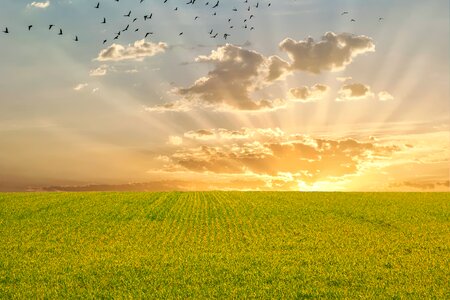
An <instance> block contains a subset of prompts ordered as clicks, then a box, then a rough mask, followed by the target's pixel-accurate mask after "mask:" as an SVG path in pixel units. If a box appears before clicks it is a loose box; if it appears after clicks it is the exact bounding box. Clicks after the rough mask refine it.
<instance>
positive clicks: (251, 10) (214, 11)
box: [3, 0, 383, 44]
mask: <svg viewBox="0 0 450 300" xmlns="http://www.w3.org/2000/svg"><path fill="white" fill-rule="evenodd" d="M113 1H115V2H119V1H120V0H113ZM137 1H139V4H142V3H143V2H144V1H145V0H137ZM158 1H161V3H162V4H163V5H168V2H169V0H158ZM171 1H173V0H171ZM185 1H186V0H185ZM210 1H212V2H210ZM221 1H225V0H203V1H202V2H203V3H202V4H200V2H201V1H197V0H189V1H188V2H186V3H185V5H204V6H208V7H210V8H211V15H212V16H218V11H219V9H221V8H222V3H221ZM241 1H242V0H241ZM250 1H251V0H250ZM243 4H244V8H239V9H238V8H236V7H233V8H232V9H231V12H232V13H233V14H232V15H231V16H230V15H229V16H226V17H225V18H226V20H227V23H228V28H227V29H226V32H222V33H220V32H218V31H215V30H214V29H210V30H209V31H208V34H209V37H210V38H213V39H215V38H217V37H223V39H224V40H227V38H228V37H230V36H231V33H230V32H231V30H233V29H235V28H239V27H240V28H242V29H244V30H250V31H253V30H255V27H254V26H252V25H250V23H251V21H252V19H254V18H255V15H256V10H257V9H258V8H260V7H262V6H266V7H271V6H272V3H271V2H269V3H265V4H262V3H261V4H260V1H259V0H256V1H253V3H249V0H243ZM102 6H103V5H102V4H101V2H97V3H96V4H95V5H93V6H92V8H93V9H101V7H102ZM172 9H173V10H174V11H179V7H178V6H175V7H172ZM180 10H181V8H180ZM239 10H245V11H244V13H245V14H246V17H244V18H243V19H242V17H240V18H241V20H239V22H236V19H238V18H239V16H236V14H235V13H236V12H238V11H239ZM348 14H349V12H348V11H344V12H342V13H341V15H342V16H344V15H348ZM221 16H223V12H221ZM123 17H124V18H128V19H129V20H130V21H129V22H128V23H127V25H126V26H125V27H123V28H121V29H119V30H118V31H117V32H115V34H114V36H113V37H112V38H111V39H110V40H108V39H107V38H106V39H104V40H102V44H106V43H108V41H114V40H118V39H119V38H120V37H121V36H122V35H124V34H125V33H126V32H128V31H131V32H140V31H143V30H142V28H139V27H138V26H133V25H135V24H137V23H136V22H137V21H138V20H141V21H144V22H145V21H150V20H152V19H153V12H149V13H148V14H144V15H143V16H138V15H137V14H134V12H133V11H131V10H128V12H127V13H125V14H123ZM199 19H200V16H199V15H196V16H195V17H194V21H197V20H199ZM382 20H383V18H379V21H382ZM350 22H356V20H355V19H350ZM99 23H100V24H107V23H108V21H107V18H106V17H102V19H101V21H100V22H99ZM53 28H56V26H55V25H54V24H49V25H48V30H53ZM27 29H28V31H31V30H32V29H33V25H28V27H27ZM3 33H4V34H9V33H10V30H9V28H8V27H5V29H4V30H3ZM63 34H64V32H63V30H62V29H61V28H59V30H57V35H59V36H62V35H63ZM153 34H154V32H153V31H144V33H143V37H144V38H147V37H148V36H150V35H153ZM183 34H184V32H183V31H181V32H179V33H178V35H179V36H182V35H183ZM73 40H74V41H75V42H78V41H79V38H78V35H75V36H74V37H73Z"/></svg>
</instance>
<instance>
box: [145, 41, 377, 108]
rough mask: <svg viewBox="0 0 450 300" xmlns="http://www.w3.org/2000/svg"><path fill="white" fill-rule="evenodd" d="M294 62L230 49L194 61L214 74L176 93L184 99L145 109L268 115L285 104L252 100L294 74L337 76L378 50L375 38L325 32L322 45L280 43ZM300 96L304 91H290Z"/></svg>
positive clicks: (318, 90) (310, 93) (309, 96)
mask: <svg viewBox="0 0 450 300" xmlns="http://www.w3.org/2000/svg"><path fill="white" fill-rule="evenodd" d="M279 46H280V49H281V50H282V51H284V52H287V54H288V55H289V57H290V59H291V62H287V61H285V60H283V59H282V58H280V57H278V56H268V57H266V56H264V55H262V54H260V53H258V52H256V51H252V50H248V49H244V48H242V47H239V46H236V45H232V44H226V45H223V46H220V47H218V48H217V49H216V50H213V51H212V52H211V53H210V54H209V55H201V56H199V57H197V58H196V60H195V61H196V62H197V63H207V64H210V65H212V66H213V69H212V70H211V71H210V72H208V74H207V75H205V76H203V77H200V78H198V79H197V80H196V81H195V82H194V83H193V84H192V85H191V86H188V87H181V88H177V89H176V90H175V91H174V92H175V94H176V95H178V96H180V97H181V99H180V100H178V101H176V102H171V103H167V104H163V105H157V106H153V107H147V108H146V110H147V111H158V112H164V111H185V110H189V109H192V108H194V107H202V108H212V109H214V110H235V111H236V110H238V111H269V110H276V109H280V108H284V107H286V105H287V104H288V101H287V100H286V99H280V98H272V99H265V98H260V99H255V98H253V97H252V96H251V95H253V94H254V92H257V91H260V90H262V89H264V88H266V87H268V86H271V85H273V84H274V83H275V82H276V81H277V80H282V79H284V78H285V77H286V76H288V75H290V74H292V73H293V72H294V71H304V72H308V73H321V72H323V71H337V70H340V69H343V68H345V66H347V65H348V64H350V63H351V62H352V60H353V58H354V57H356V56H357V55H359V54H362V53H366V52H371V51H374V49H375V46H374V44H373V41H372V39H371V38H369V37H366V36H357V35H351V34H348V33H342V34H335V33H332V32H328V33H326V34H325V35H324V36H323V37H322V40H321V41H319V42H315V41H314V40H313V39H312V38H308V39H307V40H305V41H298V42H297V41H294V40H293V39H290V38H287V39H285V40H284V41H282V42H281V43H280V45H279ZM323 87H325V86H323V85H316V86H314V87H313V88H311V89H308V90H306V89H305V88H301V89H302V90H303V94H305V95H304V96H301V97H298V99H300V100H304V101H312V100H317V99H318V98H320V97H321V96H323V93H324V92H325V91H324V90H322V88H323ZM292 91H293V93H294V94H295V95H297V96H299V95H300V94H301V93H302V91H301V90H299V89H297V90H292Z"/></svg>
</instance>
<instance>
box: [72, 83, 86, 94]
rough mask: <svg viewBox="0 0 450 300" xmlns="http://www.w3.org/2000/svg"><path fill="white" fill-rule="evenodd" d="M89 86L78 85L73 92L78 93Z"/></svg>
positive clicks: (84, 84)
mask: <svg viewBox="0 0 450 300" xmlns="http://www.w3.org/2000/svg"><path fill="white" fill-rule="evenodd" d="M87 86H88V84H87V83H80V84H77V85H76V86H75V87H74V88H73V90H74V91H77V92H78V91H81V90H83V89H84V88H86V87H87Z"/></svg>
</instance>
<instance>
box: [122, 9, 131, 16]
mask: <svg viewBox="0 0 450 300" xmlns="http://www.w3.org/2000/svg"><path fill="white" fill-rule="evenodd" d="M123 16H124V17H129V16H131V10H130V11H129V12H128V13H127V14H126V15H123Z"/></svg>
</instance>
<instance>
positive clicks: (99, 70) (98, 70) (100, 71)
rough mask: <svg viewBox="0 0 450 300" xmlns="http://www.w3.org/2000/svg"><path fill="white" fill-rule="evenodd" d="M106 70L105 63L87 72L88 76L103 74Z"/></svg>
mask: <svg viewBox="0 0 450 300" xmlns="http://www.w3.org/2000/svg"><path fill="white" fill-rule="evenodd" d="M107 72H108V66H107V65H101V66H100V67H98V68H96V69H93V70H91V71H90V72H89V76H105V75H106V73H107Z"/></svg>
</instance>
